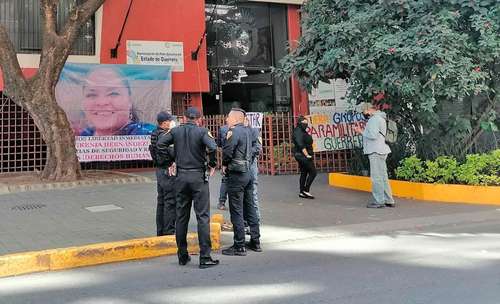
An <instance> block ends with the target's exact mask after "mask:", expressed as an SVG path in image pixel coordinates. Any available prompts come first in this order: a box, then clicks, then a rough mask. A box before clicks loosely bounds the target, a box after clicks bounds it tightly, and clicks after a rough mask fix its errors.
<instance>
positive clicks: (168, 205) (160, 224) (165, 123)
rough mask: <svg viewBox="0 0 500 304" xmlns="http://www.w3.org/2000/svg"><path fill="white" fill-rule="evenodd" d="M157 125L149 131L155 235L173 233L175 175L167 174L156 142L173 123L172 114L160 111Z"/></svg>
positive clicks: (171, 148) (171, 151) (171, 149)
mask: <svg viewBox="0 0 500 304" xmlns="http://www.w3.org/2000/svg"><path fill="white" fill-rule="evenodd" d="M157 122H158V126H157V128H156V130H154V131H153V132H152V133H151V144H150V145H149V152H150V154H151V158H152V159H153V164H154V166H155V167H156V190H157V192H158V196H157V199H156V202H157V205H156V235H157V236H162V235H173V234H175V217H176V215H175V212H176V211H175V191H174V182H175V176H171V175H172V174H169V172H168V168H167V164H166V163H165V161H164V160H163V159H162V158H161V157H160V155H158V149H157V147H156V143H157V142H158V137H160V136H161V134H163V133H165V132H168V131H169V130H170V128H171V127H173V125H174V121H173V116H172V115H170V113H168V112H160V113H158V115H157ZM169 152H170V153H173V147H169Z"/></svg>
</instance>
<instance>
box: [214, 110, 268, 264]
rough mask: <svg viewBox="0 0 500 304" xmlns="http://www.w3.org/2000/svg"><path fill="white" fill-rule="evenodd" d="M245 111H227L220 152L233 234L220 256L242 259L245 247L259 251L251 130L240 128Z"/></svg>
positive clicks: (242, 126)
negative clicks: (247, 237) (252, 169)
mask: <svg viewBox="0 0 500 304" xmlns="http://www.w3.org/2000/svg"><path fill="white" fill-rule="evenodd" d="M244 120H245V111H243V110H242V109H238V108H234V109H232V110H231V112H229V115H228V118H227V124H228V126H229V127H230V130H229V131H228V133H227V136H226V142H225V144H224V147H223V151H222V166H223V167H222V170H223V171H224V173H225V174H227V189H228V194H229V213H230V214H231V223H232V224H233V231H234V237H233V239H234V244H233V246H231V247H229V248H227V249H224V250H222V254H224V255H237V256H245V255H246V248H245V247H247V248H249V249H251V250H254V251H258V252H260V251H262V249H261V247H260V229H259V220H258V218H257V214H256V209H255V206H254V204H253V178H252V173H251V171H250V165H251V161H252V157H253V147H252V134H251V130H250V129H249V128H247V127H245V126H244V125H243V123H244ZM244 217H245V218H246V220H247V221H248V225H249V226H250V237H251V238H250V242H248V243H246V244H245V225H244V223H243V218H244Z"/></svg>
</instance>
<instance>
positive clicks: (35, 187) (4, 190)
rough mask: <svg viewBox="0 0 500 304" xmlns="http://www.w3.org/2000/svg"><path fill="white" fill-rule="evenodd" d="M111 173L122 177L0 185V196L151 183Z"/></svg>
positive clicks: (147, 179)
mask: <svg viewBox="0 0 500 304" xmlns="http://www.w3.org/2000/svg"><path fill="white" fill-rule="evenodd" d="M113 173H114V174H116V175H122V176H123V177H115V178H107V179H100V180H79V181H74V182H54V183H43V184H30V185H12V186H5V185H1V186H0V195H2V194H11V193H17V192H28V191H43V190H55V189H72V188H76V187H81V186H96V185H115V184H116V185H118V184H139V183H150V182H153V180H152V179H151V178H149V177H146V176H141V175H135V174H130V173H124V172H115V171H114V172H113Z"/></svg>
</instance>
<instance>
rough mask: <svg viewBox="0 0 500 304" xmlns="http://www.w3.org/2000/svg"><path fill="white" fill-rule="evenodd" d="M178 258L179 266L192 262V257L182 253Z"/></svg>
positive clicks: (178, 254)
mask: <svg viewBox="0 0 500 304" xmlns="http://www.w3.org/2000/svg"><path fill="white" fill-rule="evenodd" d="M177 257H178V258H179V265H182V266H184V265H186V264H187V263H189V262H190V261H191V257H190V256H189V254H182V253H177Z"/></svg>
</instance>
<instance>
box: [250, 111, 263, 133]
mask: <svg viewBox="0 0 500 304" xmlns="http://www.w3.org/2000/svg"><path fill="white" fill-rule="evenodd" d="M247 118H248V121H249V123H250V127H252V128H256V129H262V121H263V119H264V114H263V113H261V112H247Z"/></svg>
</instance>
